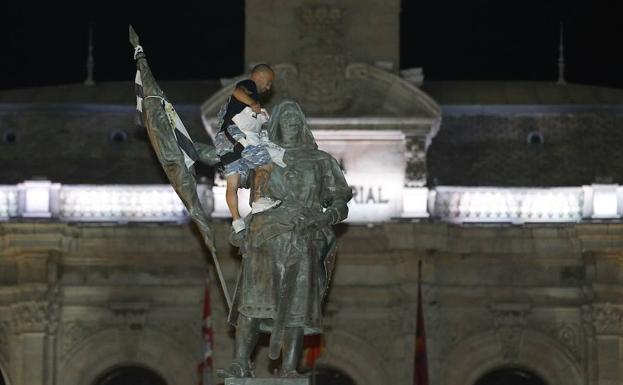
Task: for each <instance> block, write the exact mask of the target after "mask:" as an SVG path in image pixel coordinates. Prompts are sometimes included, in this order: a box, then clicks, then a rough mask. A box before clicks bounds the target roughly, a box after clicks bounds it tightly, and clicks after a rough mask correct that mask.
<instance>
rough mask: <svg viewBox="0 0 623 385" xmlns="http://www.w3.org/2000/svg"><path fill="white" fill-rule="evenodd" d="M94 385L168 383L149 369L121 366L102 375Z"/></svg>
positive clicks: (152, 384) (165, 384) (150, 384)
mask: <svg viewBox="0 0 623 385" xmlns="http://www.w3.org/2000/svg"><path fill="white" fill-rule="evenodd" d="M93 385H167V383H166V382H165V381H164V380H163V379H162V378H161V377H160V376H159V375H157V374H156V373H154V372H152V371H151V370H149V369H145V368H141V367H137V366H121V367H117V368H113V369H111V370H109V371H107V372H106V373H104V374H103V375H101V376H100V377H99V378H98V379H97V380H96V381H95V382H94V384H93Z"/></svg>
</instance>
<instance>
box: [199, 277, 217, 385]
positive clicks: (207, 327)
mask: <svg viewBox="0 0 623 385" xmlns="http://www.w3.org/2000/svg"><path fill="white" fill-rule="evenodd" d="M201 334H202V337H203V338H202V342H203V359H202V360H201V362H200V363H199V365H198V368H197V371H198V372H199V373H198V374H199V385H212V384H214V381H213V374H214V364H213V360H212V343H213V342H214V333H213V330H212V309H211V308H210V276H209V275H208V274H206V282H205V291H204V296H203V323H202V325H201Z"/></svg>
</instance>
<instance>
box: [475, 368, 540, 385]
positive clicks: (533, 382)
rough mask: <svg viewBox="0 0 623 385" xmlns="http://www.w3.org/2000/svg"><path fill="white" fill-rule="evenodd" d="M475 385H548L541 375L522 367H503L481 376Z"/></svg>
mask: <svg viewBox="0 0 623 385" xmlns="http://www.w3.org/2000/svg"><path fill="white" fill-rule="evenodd" d="M474 385H547V384H546V383H545V381H543V380H542V379H541V377H539V376H537V375H536V374H534V373H532V372H530V371H528V370H525V369H520V368H501V369H496V370H493V371H491V372H489V373H487V374H485V375H484V376H482V377H480V379H478V381H476V383H475V384H474Z"/></svg>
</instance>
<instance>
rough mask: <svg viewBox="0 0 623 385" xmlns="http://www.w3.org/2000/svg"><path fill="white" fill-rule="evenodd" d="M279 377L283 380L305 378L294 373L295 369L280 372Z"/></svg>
mask: <svg viewBox="0 0 623 385" xmlns="http://www.w3.org/2000/svg"><path fill="white" fill-rule="evenodd" d="M279 377H283V378H302V377H306V376H305V375H303V374H301V373H299V372H297V371H296V369H290V370H288V369H286V370H283V369H282V370H281V371H280V372H279Z"/></svg>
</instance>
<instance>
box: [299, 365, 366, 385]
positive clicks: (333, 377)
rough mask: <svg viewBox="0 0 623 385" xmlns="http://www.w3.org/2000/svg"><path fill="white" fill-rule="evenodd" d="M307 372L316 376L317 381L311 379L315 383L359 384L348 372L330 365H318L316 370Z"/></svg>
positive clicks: (329, 384) (327, 384)
mask: <svg viewBox="0 0 623 385" xmlns="http://www.w3.org/2000/svg"><path fill="white" fill-rule="evenodd" d="M306 374H309V375H312V376H315V377H316V378H315V382H314V380H312V381H311V383H312V384H315V385H357V384H356V383H355V381H354V380H353V379H352V378H350V377H349V376H348V374H346V373H344V372H342V371H341V370H338V369H335V368H332V367H329V366H318V367H317V368H316V369H315V371H313V372H312V371H309V372H307V373H306Z"/></svg>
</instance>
